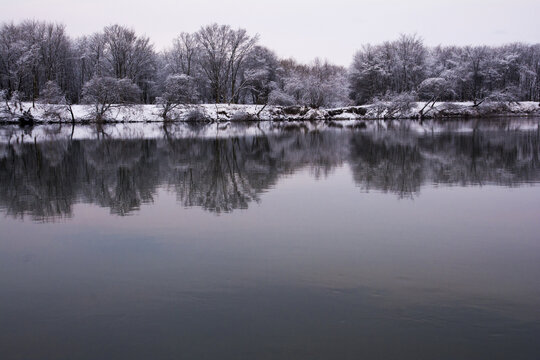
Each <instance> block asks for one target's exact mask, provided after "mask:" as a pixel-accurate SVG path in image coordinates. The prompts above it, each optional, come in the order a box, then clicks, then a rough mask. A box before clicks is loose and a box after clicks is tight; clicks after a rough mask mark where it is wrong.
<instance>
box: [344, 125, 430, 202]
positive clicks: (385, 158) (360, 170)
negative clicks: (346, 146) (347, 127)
mask: <svg viewBox="0 0 540 360" xmlns="http://www.w3.org/2000/svg"><path fill="white" fill-rule="evenodd" d="M393 135H394V133H392V132H387V133H384V135H383V136H381V135H378V136H376V135H373V134H364V133H359V134H357V135H355V136H353V137H352V138H351V150H350V151H351V168H352V171H353V176H354V180H355V181H356V183H358V184H359V185H360V186H362V187H363V188H365V189H367V190H369V189H378V190H382V191H385V192H393V193H397V194H399V196H401V197H403V196H409V195H412V194H414V193H417V192H418V191H419V190H420V186H421V185H422V180H423V166H422V165H423V163H422V156H421V155H420V149H419V147H418V145H417V144H416V142H412V143H411V142H403V141H400V140H401V139H400V138H398V137H396V136H393Z"/></svg>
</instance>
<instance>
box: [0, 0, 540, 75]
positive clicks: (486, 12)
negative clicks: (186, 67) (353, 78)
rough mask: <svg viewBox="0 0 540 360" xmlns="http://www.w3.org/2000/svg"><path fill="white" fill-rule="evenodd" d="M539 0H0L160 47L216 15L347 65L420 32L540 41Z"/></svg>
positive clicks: (5, 6)
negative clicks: (121, 28) (126, 31)
mask: <svg viewBox="0 0 540 360" xmlns="http://www.w3.org/2000/svg"><path fill="white" fill-rule="evenodd" d="M539 14H540V1H539V0H512V1H508V0H506V1H502V0H501V1H499V0H495V1H487V0H479V1H474V0H469V1H465V0H454V1H441V0H438V1H437V0H433V1H426V0H408V1H398V0H391V1H374V0H373V1H371V0H369V1H366V0H357V1H344V0H328V1H319V0H311V1H303V0H302V1H293V0H273V1H255V0H240V1H229V0H222V1H215V0H92V1H89V0H85V1H79V0H0V20H1V21H11V20H15V21H18V20H21V19H24V18H35V19H40V20H48V21H58V22H62V23H65V24H66V26H67V30H68V33H69V34H71V35H73V36H78V35H82V34H90V33H93V32H95V31H98V30H100V29H101V28H103V26H105V25H110V24H113V23H118V24H122V25H127V26H129V27H132V28H134V29H135V30H136V31H137V32H138V33H142V34H146V35H147V36H149V37H150V38H151V39H152V41H153V43H154V45H155V47H156V49H158V50H161V49H163V48H165V47H167V46H169V44H170V43H171V41H172V39H173V38H174V37H176V35H177V34H178V33H180V32H182V31H189V32H191V31H195V30H197V29H198V28H199V27H200V26H201V25H203V24H208V23H212V22H218V23H224V24H230V25H232V26H234V27H243V28H245V29H247V30H248V31H249V32H250V33H251V34H255V33H258V34H259V35H260V43H261V44H262V45H265V46H268V47H269V48H271V49H273V50H274V51H276V52H277V54H278V55H279V56H282V57H294V58H296V59H297V60H300V61H303V62H308V61H310V60H312V59H313V58H315V57H317V56H318V57H321V58H327V59H329V60H330V61H333V62H336V63H338V64H342V65H348V64H349V63H350V61H351V58H352V55H353V53H354V52H355V50H356V49H358V48H359V47H360V46H361V45H362V44H366V43H379V42H382V41H385V40H392V39H395V38H396V37H397V36H398V35H399V34H400V33H417V34H418V35H420V36H421V37H422V38H423V39H424V41H425V43H426V44H427V45H437V44H444V45H449V44H455V45H466V44H488V45H493V44H502V43H508V42H513V41H521V42H529V43H537V42H540V25H539V17H540V15H539Z"/></svg>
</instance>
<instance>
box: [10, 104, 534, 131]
mask: <svg viewBox="0 0 540 360" xmlns="http://www.w3.org/2000/svg"><path fill="white" fill-rule="evenodd" d="M424 105H425V102H415V103H412V104H410V106H408V107H407V108H406V109H400V110H396V106H395V105H394V104H392V103H387V104H383V105H381V104H377V105H362V106H347V107H340V108H330V109H322V108H319V109H315V108H308V107H303V106H277V105H266V106H265V105H236V104H230V105H229V104H197V105H179V106H178V107H177V108H175V109H174V110H173V111H171V112H170V115H169V116H168V119H164V118H163V117H162V116H161V107H160V106H159V105H146V104H145V105H124V106H114V107H113V108H112V110H110V111H109V113H108V114H107V116H106V117H105V118H104V119H103V120H100V121H98V120H96V119H95V117H92V105H72V106H71V111H72V112H73V116H74V118H75V121H73V119H72V117H71V112H70V109H69V107H68V106H66V105H53V104H36V105H35V107H32V104H31V103H28V102H23V103H21V104H20V106H12V108H16V110H11V111H10V112H7V111H6V110H4V111H3V113H0V124H2V125H10V124H21V125H32V124H59V123H62V124H63V123H73V122H74V123H76V124H92V123H103V124H115V123H165V122H171V123H176V122H185V123H228V122H239V123H240V122H288V121H289V122H290V121H326V122H330V123H332V122H335V123H337V124H339V123H341V122H347V121H360V122H361V121H375V120H420V121H422V120H452V119H474V118H492V119H494V118H502V117H523V118H530V117H537V116H540V104H539V103H537V102H512V103H506V102H505V103H502V102H496V103H495V102H490V103H483V104H481V105H479V106H474V104H472V103H471V102H440V103H436V104H435V105H434V106H433V107H432V108H430V109H429V110H428V111H427V112H424V114H423V115H420V114H421V109H422V108H423V107H424ZM27 114H30V116H29V117H27Z"/></svg>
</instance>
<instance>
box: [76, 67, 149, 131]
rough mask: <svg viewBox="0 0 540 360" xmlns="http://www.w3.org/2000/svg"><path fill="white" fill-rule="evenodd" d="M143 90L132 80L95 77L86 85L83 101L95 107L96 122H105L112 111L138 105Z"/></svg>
mask: <svg viewBox="0 0 540 360" xmlns="http://www.w3.org/2000/svg"><path fill="white" fill-rule="evenodd" d="M140 92H141V90H140V89H139V87H138V86H137V85H136V84H134V83H133V82H132V81H131V80H130V79H116V78H113V77H94V78H92V79H91V80H89V81H87V82H86V83H85V84H84V87H83V90H82V99H83V102H84V103H86V104H91V105H93V108H94V110H93V113H92V115H93V116H95V118H96V120H98V121H102V120H105V117H106V115H107V113H108V112H109V110H110V109H112V108H114V107H118V106H125V105H130V104H134V103H136V102H137V101H138V100H139V98H140Z"/></svg>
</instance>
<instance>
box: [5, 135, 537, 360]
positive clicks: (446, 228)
mask: <svg viewBox="0 0 540 360" xmlns="http://www.w3.org/2000/svg"><path fill="white" fill-rule="evenodd" d="M197 134H198V132H196V131H194V132H193V133H192V134H191V135H189V136H182V137H176V136H174V134H173V135H172V136H171V134H170V133H169V134H163V135H162V136H154V137H152V138H144V137H143V138H139V137H137V136H133V137H130V138H122V139H120V138H114V137H109V136H103V137H100V138H99V139H96V138H88V139H80V140H70V139H69V138H57V137H51V139H48V141H37V142H35V143H34V142H32V141H29V142H25V143H21V142H19V143H17V142H15V141H13V140H10V143H9V144H8V143H7V142H4V143H1V144H0V214H2V216H1V217H0V359H9V360H11V359H531V360H532V359H539V358H540V341H539V339H540V281H539V275H540V183H539V181H540V133H539V132H538V130H537V129H536V130H535V129H532V130H519V131H517V130H508V129H505V128H501V127H493V126H488V127H485V128H482V127H478V128H475V130H474V131H460V130H459V127H455V126H449V127H448V129H447V130H445V131H441V132H438V133H425V134H419V133H418V132H412V131H405V130H403V129H394V130H384V131H360V130H354V131H353V130H346V129H342V130H340V129H337V130H336V129H327V130H320V131H305V129H300V130H297V131H272V132H271V133H266V134H265V133H264V132H259V133H257V134H256V135H253V136H230V137H227V136H224V137H211V136H210V137H208V136H205V137H201V136H199V135H197Z"/></svg>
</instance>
